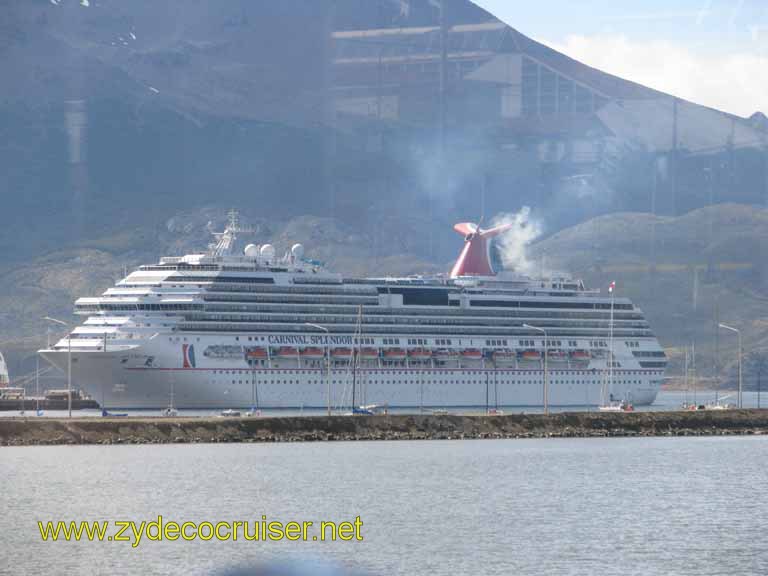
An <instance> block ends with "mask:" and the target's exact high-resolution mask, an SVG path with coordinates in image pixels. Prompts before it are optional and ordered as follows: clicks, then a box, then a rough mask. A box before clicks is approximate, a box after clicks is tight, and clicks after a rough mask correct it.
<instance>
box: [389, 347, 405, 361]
mask: <svg viewBox="0 0 768 576" xmlns="http://www.w3.org/2000/svg"><path fill="white" fill-rule="evenodd" d="M405 356H406V354H405V350H403V349H402V348H387V349H386V350H384V358H386V359H387V360H403V359H404V358H405Z"/></svg>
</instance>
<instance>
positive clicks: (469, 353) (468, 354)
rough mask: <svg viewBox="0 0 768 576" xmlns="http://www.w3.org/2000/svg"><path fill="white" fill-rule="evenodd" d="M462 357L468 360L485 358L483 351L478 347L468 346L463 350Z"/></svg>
mask: <svg viewBox="0 0 768 576" xmlns="http://www.w3.org/2000/svg"><path fill="white" fill-rule="evenodd" d="M461 357H462V358H466V359H468V360H481V359H482V358H483V353H482V352H480V350H478V349H477V348H467V349H466V350H462V351H461Z"/></svg>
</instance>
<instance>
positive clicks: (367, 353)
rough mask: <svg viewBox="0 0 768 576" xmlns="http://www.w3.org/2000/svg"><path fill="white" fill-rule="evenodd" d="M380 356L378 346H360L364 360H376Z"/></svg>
mask: <svg viewBox="0 0 768 576" xmlns="http://www.w3.org/2000/svg"><path fill="white" fill-rule="evenodd" d="M378 357H379V351H378V350H377V349H376V348H360V358H362V359H363V360H374V359H376V358H378Z"/></svg>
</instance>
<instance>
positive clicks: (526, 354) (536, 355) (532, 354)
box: [520, 350, 541, 362]
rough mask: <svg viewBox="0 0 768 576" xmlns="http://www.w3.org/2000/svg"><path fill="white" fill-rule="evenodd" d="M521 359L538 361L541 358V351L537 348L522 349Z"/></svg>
mask: <svg viewBox="0 0 768 576" xmlns="http://www.w3.org/2000/svg"><path fill="white" fill-rule="evenodd" d="M520 359H521V360H528V361H530V362H538V361H539V360H541V352H539V351H538V350H523V353H522V354H521V355H520Z"/></svg>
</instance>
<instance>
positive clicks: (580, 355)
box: [571, 350, 592, 362]
mask: <svg viewBox="0 0 768 576" xmlns="http://www.w3.org/2000/svg"><path fill="white" fill-rule="evenodd" d="M591 359H592V355H591V354H590V353H589V352H588V351H587V350H574V351H573V352H571V360H573V361H574V362H589V361H590V360H591Z"/></svg>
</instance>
